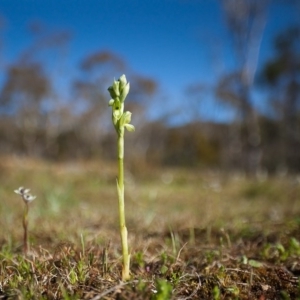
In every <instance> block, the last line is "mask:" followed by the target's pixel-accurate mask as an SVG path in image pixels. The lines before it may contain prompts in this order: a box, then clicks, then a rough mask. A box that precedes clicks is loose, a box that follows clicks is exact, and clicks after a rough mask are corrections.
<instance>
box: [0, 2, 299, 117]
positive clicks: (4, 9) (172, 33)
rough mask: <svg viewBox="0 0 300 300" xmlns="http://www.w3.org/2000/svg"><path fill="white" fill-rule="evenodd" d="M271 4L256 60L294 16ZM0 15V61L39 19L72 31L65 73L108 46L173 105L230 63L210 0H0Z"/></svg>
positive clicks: (14, 53)
mask: <svg viewBox="0 0 300 300" xmlns="http://www.w3.org/2000/svg"><path fill="white" fill-rule="evenodd" d="M273 2H274V1H273ZM276 3H277V4H273V5H271V7H270V9H269V12H268V19H267V26H266V29H265V34H264V37H263V41H262V49H261V55H260V62H263V61H264V60H265V59H266V58H268V57H269V56H270V54H271V51H272V47H271V46H272V45H271V43H272V39H273V38H274V36H275V35H276V34H277V33H278V32H279V31H281V30H282V29H284V28H286V27H288V26H289V25H290V24H293V23H295V22H297V20H298V19H300V18H299V10H298V11H297V10H296V9H295V8H293V7H292V6H288V5H284V4H283V3H284V1H276ZM0 14H1V15H2V16H3V18H4V20H5V27H4V28H3V29H2V40H3V50H2V61H4V63H5V62H7V61H14V60H15V59H17V57H18V55H19V54H20V53H21V51H22V49H25V48H26V46H29V45H30V43H31V40H30V36H29V35H28V31H27V24H28V22H29V21H40V22H42V23H43V24H44V25H45V26H46V27H47V28H49V29H50V30H53V31H55V30H56V29H58V30H61V29H64V30H67V31H69V32H70V33H71V34H72V39H71V42H70V45H69V46H68V52H67V56H68V59H67V68H68V70H71V72H76V68H77V67H78V65H79V63H80V61H81V60H82V59H83V58H84V57H86V56H87V55H88V54H91V53H93V52H96V51H99V50H101V49H102V50H103V49H107V50H111V51H113V52H114V53H116V54H118V55H120V57H121V58H123V59H124V60H125V61H126V62H127V63H128V65H129V66H130V67H131V69H133V70H134V71H135V72H137V73H140V74H142V75H145V76H149V77H153V78H154V79H156V80H157V81H158V82H159V83H160V87H161V90H163V93H164V94H165V95H166V97H168V98H169V101H172V103H174V106H176V105H177V106H178V108H179V109H180V107H181V106H182V108H184V105H183V103H184V102H186V101H187V99H186V96H185V95H184V90H185V89H186V87H187V86H188V85H190V84H193V83H195V82H205V83H209V84H213V83H214V82H215V80H216V79H217V76H219V75H220V74H221V73H222V72H223V71H224V70H226V69H227V68H232V67H233V66H234V65H233V61H234V59H233V55H232V49H231V48H230V39H229V35H228V31H227V29H226V27H225V22H224V15H223V12H222V10H221V7H220V4H219V1H217V0H148V1H147V0H145V1H140V0H131V1H129V0H128V1H126V0H60V1H59V0H1V3H0ZM297 18H298V19H297ZM217 62H221V64H219V63H217ZM118 75H120V74H116V76H118ZM129 80H130V79H129ZM205 105H206V107H207V109H206V111H207V114H208V115H210V114H211V115H212V116H213V115H214V110H216V109H219V110H222V108H220V106H215V103H213V102H210V104H209V101H207V104H205ZM227 113H228V112H225V110H224V114H225V115H224V116H222V112H220V111H219V112H218V114H219V118H220V119H222V118H223V117H225V118H226V114H227Z"/></svg>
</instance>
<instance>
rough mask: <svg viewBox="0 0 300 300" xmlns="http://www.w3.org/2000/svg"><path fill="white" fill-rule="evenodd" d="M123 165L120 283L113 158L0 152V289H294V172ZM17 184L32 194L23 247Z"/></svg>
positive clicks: (87, 293)
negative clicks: (258, 175) (263, 174)
mask: <svg viewBox="0 0 300 300" xmlns="http://www.w3.org/2000/svg"><path fill="white" fill-rule="evenodd" d="M99 170H101V171H99ZM126 170H127V173H126V176H125V178H126V179H127V182H126V192H125V194H126V195H125V196H126V201H127V202H126V218H127V227H128V231H129V232H130V235H129V244H130V245H131V279H130V281H128V282H125V283H124V282H120V280H119V279H120V278H121V273H122V249H121V246H120V237H119V226H118V224H116V222H115V220H116V219H117V218H118V203H117V200H116V199H117V197H116V196H117V195H116V190H115V174H116V165H115V163H114V162H112V163H109V162H108V163H103V162H100V161H91V162H73V163H49V162H48V163H47V162H43V161H37V160H29V159H20V158H11V157H6V158H2V159H1V165H0V179H1V186H0V197H1V206H0V226H1V229H2V230H1V234H0V247H1V252H0V297H2V298H4V299H160V300H163V299H300V285H299V279H298V276H299V274H300V258H299V255H300V217H299V216H300V215H299V213H300V201H299V196H300V183H299V178H298V179H297V178H296V177H284V178H279V177H272V178H268V179H264V180H261V181H258V180H254V179H247V178H245V177H243V176H237V175H231V176H229V175H226V174H221V173H217V172H211V171H207V172H200V171H198V170H196V169H195V170H187V169H172V168H163V169H159V168H153V167H152V168H151V167H149V168H147V172H145V170H143V172H141V171H134V172H129V171H128V170H130V168H127V169H126ZM135 172H136V173H135ZM141 173H142V174H143V175H141ZM16 186H26V187H28V188H31V189H32V190H33V191H34V194H35V195H36V196H37V199H36V200H35V201H34V202H33V203H32V204H31V209H30V212H29V216H28V217H29V240H30V249H31V252H32V253H31V255H29V256H27V257H25V256H24V255H23V253H22V248H23V244H22V243H23V242H22V241H23V228H22V214H23V203H22V201H21V199H20V198H19V197H17V196H16V195H15V194H14V193H13V190H14V189H15V188H16ZM297 297H298V298H297Z"/></svg>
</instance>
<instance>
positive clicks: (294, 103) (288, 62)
mask: <svg viewBox="0 0 300 300" xmlns="http://www.w3.org/2000/svg"><path fill="white" fill-rule="evenodd" d="M274 46H275V56H274V57H273V58H272V59H270V60H269V61H267V62H266V64H265V65H264V67H263V69H262V72H261V83H262V84H263V85H264V86H266V87H267V88H269V91H270V101H271V103H272V105H273V108H274V112H275V118H276V119H277V120H279V122H280V123H279V124H280V127H279V130H280V131H279V139H280V141H279V142H280V147H279V148H278V149H277V151H278V154H279V158H278V159H279V167H280V168H281V169H283V170H286V171H287V170H294V171H295V170H297V171H299V170H300V153H299V149H300V134H299V133H300V27H293V28H289V29H288V30H286V31H284V32H282V33H281V34H279V35H278V36H277V38H276V40H275V44H274Z"/></svg>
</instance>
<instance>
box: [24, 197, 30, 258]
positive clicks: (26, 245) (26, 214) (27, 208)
mask: <svg viewBox="0 0 300 300" xmlns="http://www.w3.org/2000/svg"><path fill="white" fill-rule="evenodd" d="M28 211H29V205H28V203H27V202H26V203H25V210H24V215H23V229H24V237H23V250H24V254H25V255H27V253H28V250H29V244H28Z"/></svg>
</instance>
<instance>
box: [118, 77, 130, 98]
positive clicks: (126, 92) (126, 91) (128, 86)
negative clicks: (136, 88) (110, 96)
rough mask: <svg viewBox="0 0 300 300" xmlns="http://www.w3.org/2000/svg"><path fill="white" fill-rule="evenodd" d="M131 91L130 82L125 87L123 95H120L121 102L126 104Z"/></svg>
mask: <svg viewBox="0 0 300 300" xmlns="http://www.w3.org/2000/svg"><path fill="white" fill-rule="evenodd" d="M129 89H130V84H129V82H128V83H127V84H126V85H125V86H124V87H123V89H122V91H121V94H120V101H121V102H124V100H125V98H126V97H127V95H128V93H129Z"/></svg>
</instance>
